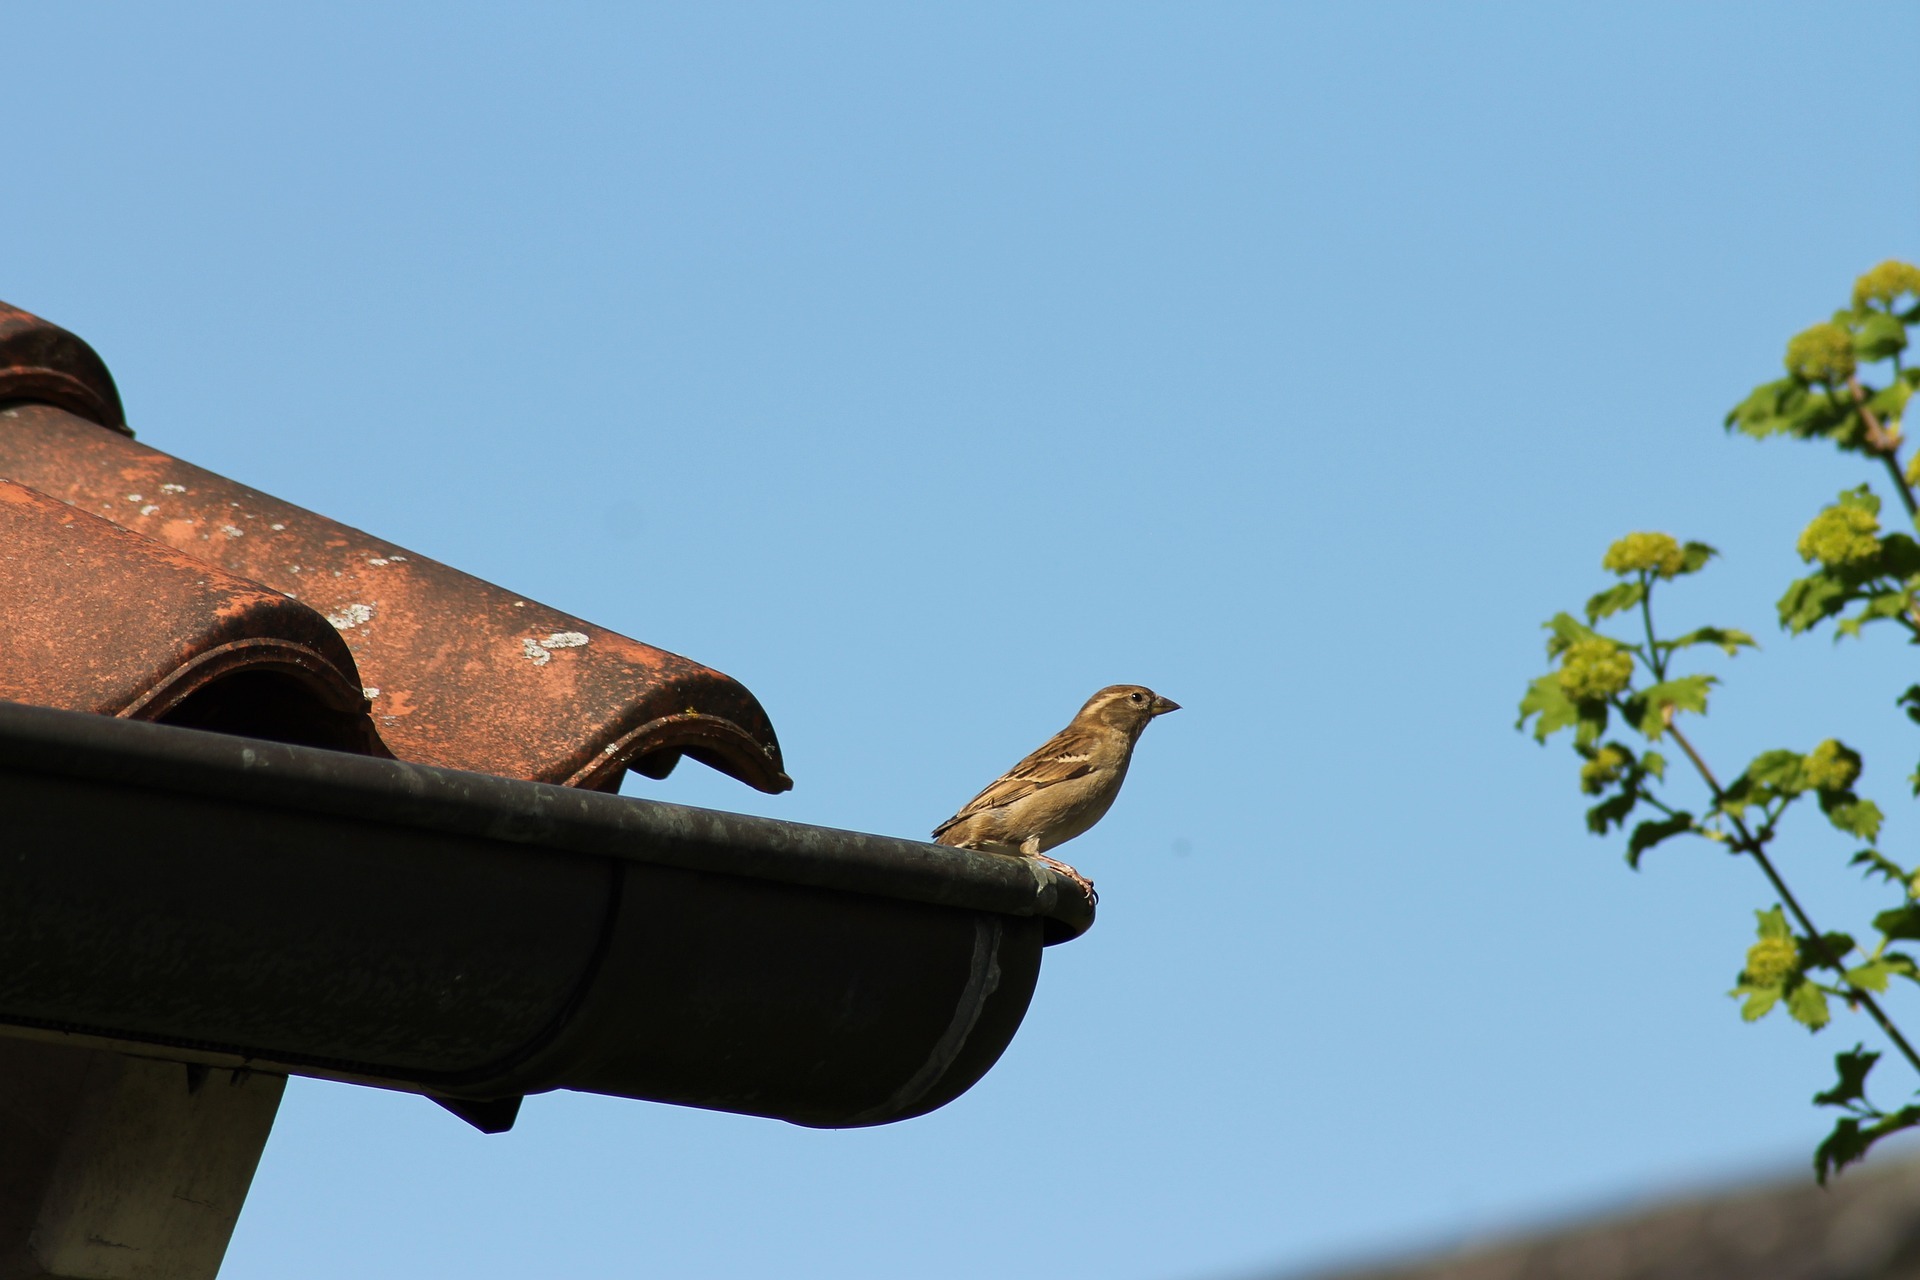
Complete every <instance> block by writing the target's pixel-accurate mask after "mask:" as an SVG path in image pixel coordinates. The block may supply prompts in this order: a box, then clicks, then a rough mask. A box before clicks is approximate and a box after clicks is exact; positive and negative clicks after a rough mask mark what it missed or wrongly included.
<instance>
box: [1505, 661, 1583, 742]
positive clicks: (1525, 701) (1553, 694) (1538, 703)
mask: <svg viewBox="0 0 1920 1280" xmlns="http://www.w3.org/2000/svg"><path fill="white" fill-rule="evenodd" d="M1529 716H1539V717H1540V719H1539V720H1538V721H1537V722H1535V724H1534V726H1533V736H1534V739H1535V740H1536V741H1539V742H1545V741H1546V740H1547V739H1548V737H1550V736H1551V735H1553V734H1556V733H1558V732H1560V730H1562V729H1565V728H1567V727H1568V726H1569V725H1573V724H1576V723H1578V722H1579V719H1580V708H1579V707H1576V706H1575V705H1574V704H1573V699H1572V698H1569V697H1568V696H1567V692H1566V690H1564V689H1562V688H1561V687H1560V677H1559V676H1557V675H1554V674H1552V673H1551V672H1549V673H1548V674H1546V675H1544V676H1541V677H1540V678H1539V679H1537V680H1535V681H1534V682H1533V683H1532V684H1530V685H1528V686H1527V696H1526V697H1524V698H1522V699H1520V718H1519V719H1518V720H1516V721H1514V722H1513V727H1514V728H1516V729H1524V728H1525V727H1526V724H1527V718H1528V717H1529Z"/></svg>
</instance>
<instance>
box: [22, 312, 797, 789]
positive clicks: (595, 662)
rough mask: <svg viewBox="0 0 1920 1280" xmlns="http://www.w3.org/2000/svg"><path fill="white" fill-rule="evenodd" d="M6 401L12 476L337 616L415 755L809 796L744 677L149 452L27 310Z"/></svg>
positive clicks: (396, 731)
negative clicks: (717, 781)
mask: <svg viewBox="0 0 1920 1280" xmlns="http://www.w3.org/2000/svg"><path fill="white" fill-rule="evenodd" d="M36 362H37V363H36ZM8 402H11V403H8ZM0 404H7V407H6V408H4V409H0V475H4V476H7V477H10V478H11V479H13V480H15V481H18V482H20V483H22V484H25V485H28V486H31V487H32V488H33V489H36V490H39V491H40V492H42V493H44V494H47V495H49V496H51V497H53V498H57V499H59V500H60V501H61V502H64V503H68V504H71V505H72V506H74V507H77V508H79V509H81V510H84V511H87V512H90V513H92V514H94V515H97V516H100V517H102V518H104V519H105V520H107V521H111V522H112V523H113V524H115V525H118V526H120V527H122V528H124V529H127V530H130V531H132V532H134V533H137V534H141V535H144V536H145V537H146V538H148V539H151V540H152V541H155V542H159V543H164V544H166V546H168V547H170V548H172V549H173V550H174V551H176V552H179V553H182V554H183V555H184V556H187V557H191V558H192V559H194V560H196V561H199V562H202V563H204V564H207V565H210V566H216V567H217V568H219V569H221V570H224V571H225V572H226V573H228V574H231V575H234V576H236V577H237V578H241V579H246V580H249V581H251V582H253V583H256V584H260V585H261V586H264V587H266V588H269V589H271V591H273V592H278V593H281V594H283V595H285V596H287V597H290V598H292V599H296V600H298V601H300V602H302V603H303V604H305V605H307V606H309V607H310V608H311V609H312V610H314V611H316V612H317V613H318V614H319V615H320V616H323V617H325V618H326V619H327V620H328V621H329V622H330V623H331V624H332V625H333V626H334V627H335V628H336V629H337V630H338V631H339V633H340V635H341V637H342V638H343V639H344V641H345V644H346V647H347V648H348V650H350V651H351V653H352V657H353V661H354V663H355V664H357V666H358V669H359V674H360V678H361V679H362V680H363V681H364V682H365V685H366V688H367V691H368V696H369V697H370V698H371V700H372V715H373V722H374V723H375V724H376V725H377V726H378V730H379V735H380V738H381V740H382V741H384V742H385V744H386V746H387V748H388V749H390V750H391V751H392V753H393V754H394V755H395V756H396V757H398V758H400V759H403V760H414V761H419V762H422V763H427V764H436V765H443V766H446V767H450V768H456V769H467V770H473V771H478V772H483V773H492V774H498V775H501V776H504V777H512V778H523V779H527V780H531V781H539V782H556V783H562V784H565V785H570V786H584V787H590V788H596V789H608V790H610V789H612V788H613V787H614V786H617V785H618V782H619V779H620V776H621V774H622V773H623V772H624V770H625V769H626V768H628V767H629V766H631V767H634V768H638V769H640V770H641V771H642V772H645V773H647V774H649V775H650V776H653V777H664V776H665V775H666V773H667V772H668V771H669V770H670V769H671V768H672V767H673V765H674V764H675V763H676V762H677V761H678V760H679V758H680V757H681V756H682V755H687V756H691V757H692V758H694V759H696V760H699V761H701V762H703V763H705V764H709V765H712V766H713V767H715V768H717V769H720V770H722V771H723V772H726V773H728V774H731V775H732V776H734V777H736V778H739V779H741V780H742V781H744V782H747V783H749V784H750V785H752V786H755V787H758V788H759V789H761V790H763V791H773V792H777V791H784V790H786V789H787V788H788V787H789V786H791V785H792V784H791V782H790V781H789V780H788V778H787V776H786V774H785V772H784V771H783V768H782V763H781V758H780V748H779V744H778V741H777V739H776V738H775V736H774V732H773V726H772V724H771V723H770V722H769V721H768V719H767V716H766V713H765V712H764V711H763V710H762V709H761V707H760V704H759V703H758V702H757V701H756V700H755V699H754V697H753V695H752V694H750V693H748V692H747V690H746V689H744V688H743V687H741V686H740V685H739V684H738V683H737V682H735V681H733V680H731V679H729V678H728V677H726V676H724V675H721V674H720V673H719V672H717V671H713V670H711V669H710V668H707V667H704V666H701V665H700V664H698V663H696V662H693V661H690V660H689V659H686V658H682V657H680V656H678V655H676V654H672V653H668V652H666V651H664V650H661V649H656V648H654V647H652V646H650V645H646V644H642V643H640V642H639V641H636V640H631V639H628V638H627V637H625V636H622V635H619V634H617V633H615V632H612V631H608V630H606V629H605V628H602V627H596V626H594V625H593V624H591V623H588V622H585V621H583V620H582V619H580V618H577V617H574V616H573V615H571V614H567V613H563V612H561V611H560V610H557V609H553V608H550V607H548V606H546V605H542V604H540V603H538V602H536V601H532V600H527V599H525V598H523V597H520V596H516V595H514V594H513V593H511V592H508V591H505V590H502V589H501V588H499V587H496V586H493V585H492V584H490V583H487V582H483V581H481V580H480V579H478V578H475V577H472V576H470V575H468V574H465V573H461V572H460V571H459V570H457V569H453V568H450V567H448V566H446V565H443V564H439V563H437V562H436V561H433V560H430V559H428V558H427V557H424V556H421V555H418V554H415V553H413V552H410V551H407V550H406V549H404V548H402V547H397V546H395V545H393V544H392V543H389V542H386V541H384V540H382V539H380V538H377V537H374V536H373V535H371V534H367V533H363V532H361V531H360V530H358V529H353V528H350V527H348V526H346V525H343V524H340V523H338V522H336V521H333V520H329V519H327V518H326V517H324V516H321V515H317V514H315V513H313V512H310V511H307V510H304V509H303V508H300V507H297V506H294V505H293V504H291V503H287V502H282V501H280V500H279V499H277V498H274V497H272V496H271V495H268V494H264V493H261V492H259V491H258V490H254V489H249V488H247V487H246V486H244V485H241V484H237V483H235V482H234V481H231V480H228V479H225V478H224V477H221V476H218V475H215V474H213V473H212V472H209V471H204V470H202V469H201V468H199V467H195V466H193V465H191V464H190V463H186V462H182V461H181V460H179V459H178V458H174V457H171V456H169V455H167V454H165V453H162V452H160V451H158V450H156V449H151V448H148V447H147V446H145V445H143V444H139V443H136V442H135V441H134V440H133V439H132V438H131V435H130V434H127V433H125V428H124V425H123V424H122V423H121V422H120V421H119V397H118V394H117V393H116V392H115V391H114V388H113V385H112V381H111V379H110V378H109V377H108V376H107V373H106V369H105V366H104V365H101V364H100V363H99V361H98V359H97V358H95V357H93V353H92V352H91V351H90V350H88V349H87V348H86V346H85V344H84V343H81V342H80V341H79V340H78V339H77V338H74V337H73V336H72V335H70V334H66V333H64V331H62V330H59V329H57V328H55V327H54V326H52V325H49V324H47V323H46V322H44V321H39V320H36V319H34V318H33V317H31V316H27V315H25V313H23V312H19V311H16V310H12V309H7V308H0ZM103 426H104V427H107V428H110V429H108V430H102V429H101V428H102V427H103ZM130 598H137V590H136V592H135V595H134V596H132V597H130ZM28 700H33V699H28Z"/></svg>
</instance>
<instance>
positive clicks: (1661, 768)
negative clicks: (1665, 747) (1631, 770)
mask: <svg viewBox="0 0 1920 1280" xmlns="http://www.w3.org/2000/svg"><path fill="white" fill-rule="evenodd" d="M1640 769H1641V771H1642V772H1644V773H1648V774H1651V775H1652V776H1653V777H1656V778H1658V779H1660V781H1662V782H1665V781H1666V780H1667V758H1666V757H1665V756H1663V755H1661V754H1660V753H1659V752H1658V751H1648V752H1646V753H1645V754H1643V755H1642V756H1641V757H1640Z"/></svg>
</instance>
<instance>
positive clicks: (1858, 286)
mask: <svg viewBox="0 0 1920 1280" xmlns="http://www.w3.org/2000/svg"><path fill="white" fill-rule="evenodd" d="M1903 293H1911V294H1915V295H1920V267H1916V266H1914V265H1913V264H1912V263H1910V262H1898V261H1895V260H1894V259H1892V258H1888V259H1887V260H1886V261H1885V262H1883V263H1881V264H1880V265H1879V266H1877V267H1875V268H1874V269H1873V270H1871V271H1869V272H1867V273H1866V274H1865V275H1863V276H1861V277H1860V278H1859V279H1858V280H1855V281H1854V282H1853V309H1854V310H1855V311H1860V310H1863V309H1865V307H1866V305H1867V304H1868V303H1870V302H1878V303H1880V304H1881V305H1882V306H1885V307H1892V306H1893V304H1894V301H1895V300H1896V299H1898V298H1899V297H1900V295H1901V294H1903Z"/></svg>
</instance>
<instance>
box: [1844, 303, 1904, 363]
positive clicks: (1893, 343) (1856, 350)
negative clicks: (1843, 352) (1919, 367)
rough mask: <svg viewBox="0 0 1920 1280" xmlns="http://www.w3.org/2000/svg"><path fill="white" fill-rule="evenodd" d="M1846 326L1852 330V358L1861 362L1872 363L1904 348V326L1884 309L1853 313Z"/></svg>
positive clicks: (1895, 353)
mask: <svg viewBox="0 0 1920 1280" xmlns="http://www.w3.org/2000/svg"><path fill="white" fill-rule="evenodd" d="M1848 328H1850V329H1852V330H1853V354H1854V358H1855V359H1857V360H1858V361H1859V362H1860V363H1861V364H1873V363H1875V362H1877V361H1880V360H1885V359H1887V358H1888V357H1890V356H1893V355H1897V354H1898V353H1899V352H1901V351H1904V350H1905V349H1906V346H1907V330H1906V326H1904V325H1902V324H1901V323H1900V322H1899V321H1898V320H1896V319H1895V318H1894V317H1892V316H1890V315H1888V314H1887V313H1886V312H1884V311H1869V312H1866V313H1865V314H1864V315H1863V314H1860V313H1855V314H1854V316H1853V317H1852V320H1851V323H1850V324H1849V325H1848Z"/></svg>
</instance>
